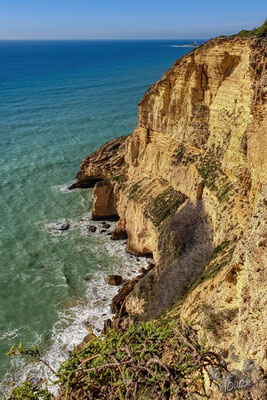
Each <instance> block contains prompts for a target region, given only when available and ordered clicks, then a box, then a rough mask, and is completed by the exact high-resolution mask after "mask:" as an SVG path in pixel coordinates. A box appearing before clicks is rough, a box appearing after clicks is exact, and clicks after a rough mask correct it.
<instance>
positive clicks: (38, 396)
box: [8, 380, 53, 400]
mask: <svg viewBox="0 0 267 400" xmlns="http://www.w3.org/2000/svg"><path fill="white" fill-rule="evenodd" d="M41 385H42V383H40V384H37V385H34V384H33V383H31V382H30V381H28V380H26V381H25V382H23V383H22V384H21V385H19V386H17V387H16V388H14V389H13V390H12V392H11V395H10V397H9V399H8V400H52V399H53V396H52V395H51V393H49V392H48V390H47V388H44V389H42V388H41V387H40V386H41Z"/></svg>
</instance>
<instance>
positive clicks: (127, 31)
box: [0, 0, 267, 39]
mask: <svg viewBox="0 0 267 400" xmlns="http://www.w3.org/2000/svg"><path fill="white" fill-rule="evenodd" d="M266 11H267V3H266V0H257V1H251V0H248V1H247V0H242V1H241V0H223V1H218V0H214V1H207V0H198V1H196V0H187V1H186V0H183V1H180V0H160V1H159V0H0V39H179V38H181V39H186V38H188V39H197V38H199V39H200V38H203V39H208V38H210V37H213V36H218V35H222V34H226V35H229V34H233V33H236V32H239V31H240V30H241V29H248V30H249V29H252V28H254V27H257V26H259V25H261V24H262V23H263V22H264V19H265V18H266V16H267V12H266Z"/></svg>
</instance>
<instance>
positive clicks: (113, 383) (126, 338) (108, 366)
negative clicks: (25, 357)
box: [9, 319, 219, 400]
mask: <svg viewBox="0 0 267 400" xmlns="http://www.w3.org/2000/svg"><path fill="white" fill-rule="evenodd" d="M13 350H14V349H13ZM12 354H18V352H17V351H15V352H14V351H12ZM22 354H26V353H25V352H23V351H22ZM209 365H219V361H218V357H217V356H216V355H215V354H214V353H211V352H209V351H208V350H206V349H205V346H204V344H203V343H202V344H201V343H199V342H198V340H197V334H196V331H195V330H194V329H193V328H192V327H190V326H188V325H187V324H185V323H182V324H181V323H179V322H178V321H177V320H173V319H172V320H170V319H165V320H162V321H157V322H155V321H150V322H146V323H142V324H140V325H138V326H135V325H131V326H130V327H129V329H128V330H126V331H125V332H120V331H115V330H110V331H109V332H108V334H107V335H103V336H102V337H94V338H93V339H92V340H91V341H90V342H89V343H88V344H87V346H86V347H85V348H84V349H83V350H82V351H80V352H78V353H76V352H75V351H73V352H72V354H71V355H70V357H69V358H68V359H67V360H66V361H65V362H63V363H62V364H61V366H60V368H59V370H58V371H57V373H56V377H57V381H56V384H57V385H59V389H60V393H59V397H58V399H60V400H64V399H68V400H74V399H77V398H79V399H80V400H83V399H89V400H90V399H94V400H102V399H105V400H108V399H112V400H115V399H118V400H121V399H141V398H142V399H144V398H146V399H152V398H153V399H156V398H160V399H168V398H170V396H175V398H179V399H180V398H183V399H189V398H192V395H193V394H194V393H198V394H199V395H201V396H204V397H205V389H204V385H203V382H204V381H203V379H204V375H203V373H204V371H205V369H206V368H207V367H208V366H209ZM26 398H28V399H32V400H37V399H42V400H50V399H51V400H52V399H54V396H52V395H50V394H49V393H48V392H47V390H46V389H41V388H40V387H39V388H38V387H34V386H33V385H32V384H31V383H30V382H29V381H26V382H24V383H23V384H22V385H20V386H19V387H17V388H15V389H13V391H12V394H11V397H10V399H9V400H22V399H26Z"/></svg>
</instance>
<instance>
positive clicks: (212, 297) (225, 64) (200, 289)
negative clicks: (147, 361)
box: [77, 37, 267, 365]
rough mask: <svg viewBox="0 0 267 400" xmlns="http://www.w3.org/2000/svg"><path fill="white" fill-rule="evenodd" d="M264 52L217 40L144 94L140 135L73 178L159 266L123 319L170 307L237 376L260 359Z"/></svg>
mask: <svg viewBox="0 0 267 400" xmlns="http://www.w3.org/2000/svg"><path fill="white" fill-rule="evenodd" d="M265 52H266V39H254V38H246V39H241V38H238V37H235V38H221V39H220V38H218V39H213V40H211V41H209V42H207V43H206V44H204V45H203V46H199V47H198V48H196V49H195V50H193V51H192V52H190V53H189V54H187V55H186V56H184V57H182V58H181V59H179V60H178V61H176V63H175V64H174V66H173V67H172V68H171V69H170V70H169V71H167V72H166V73H165V74H164V75H163V77H162V79H161V80H160V81H158V82H157V83H156V84H155V85H153V86H152V87H151V88H150V89H149V90H148V91H147V92H146V93H145V95H144V97H143V99H142V100H141V102H140V103H139V110H138V126H137V128H136V130H135V131H134V132H133V133H132V134H131V135H129V136H125V137H121V138H118V139H114V140H113V141H111V142H109V143H108V144H106V145H105V146H103V147H102V148H101V149H99V150H98V151H97V152H95V153H94V154H93V155H91V156H89V157H87V158H86V159H85V160H83V162H82V164H81V170H80V171H79V172H78V174H77V178H78V181H77V186H81V187H82V186H89V185H92V184H93V183H96V182H98V183H96V185H95V187H94V207H93V218H95V219H97V218H107V217H113V216H114V215H117V216H119V221H118V223H117V225H116V228H115V230H114V232H113V235H112V238H113V239H120V238H126V237H127V250H128V251H129V252H131V253H133V254H136V255H147V254H153V257H154V260H155V262H156V267H155V268H154V269H153V270H152V271H150V272H149V273H148V274H147V275H146V276H145V277H144V278H143V280H141V281H139V282H138V284H137V285H136V287H135V288H134V290H133V291H132V292H131V294H130V295H129V296H128V298H127V301H126V304H125V307H126V309H127V311H128V313H129V315H131V316H134V317H135V318H149V317H151V316H155V315H158V314H159V313H160V312H162V311H164V310H165V309H166V308H167V307H168V306H170V305H176V306H177V305H178V306H179V307H180V308H179V312H180V313H181V316H182V317H183V318H186V319H187V320H189V321H191V322H195V321H196V320H200V321H202V325H205V326H206V328H207V329H206V334H207V337H208V341H209V344H210V345H213V346H215V347H217V348H219V349H220V350H221V351H223V349H229V348H230V347H231V346H232V347H231V348H232V349H234V356H233V354H230V353H229V351H228V354H229V360H230V362H233V363H235V362H236V363H237V364H238V362H241V361H242V360H243V359H245V357H247V356H248V355H251V357H252V358H254V359H255V360H257V362H258V363H260V364H261V365H265V364H266V359H267V357H266V356H267V355H266V354H265V349H266V345H265V346H264V343H265V344H266V342H264V341H265V340H266V338H265V336H264V321H266V314H264V313H265V312H266V309H267V307H266V305H267V304H266V297H265V293H264V290H263V284H264V282H265V283H266V278H267V277H266V272H265V271H264V261H265V260H264V249H265V248H266V231H265V230H264V225H263V221H264V218H266V214H265V210H266V198H265V197H264V183H265V182H266V160H267V143H266V131H267V129H266V109H265V107H266V91H267V88H266V81H267V79H266V61H265V60H266V54H265ZM173 307H175V306H173ZM264 318H265V320H264ZM265 326H266V325H265ZM235 360H238V361H235Z"/></svg>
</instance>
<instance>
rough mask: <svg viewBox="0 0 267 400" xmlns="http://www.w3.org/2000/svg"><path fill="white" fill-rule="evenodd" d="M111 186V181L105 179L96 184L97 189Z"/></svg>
mask: <svg viewBox="0 0 267 400" xmlns="http://www.w3.org/2000/svg"><path fill="white" fill-rule="evenodd" d="M108 184H109V179H103V180H101V181H98V182H96V184H95V187H101V186H106V185H108Z"/></svg>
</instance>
